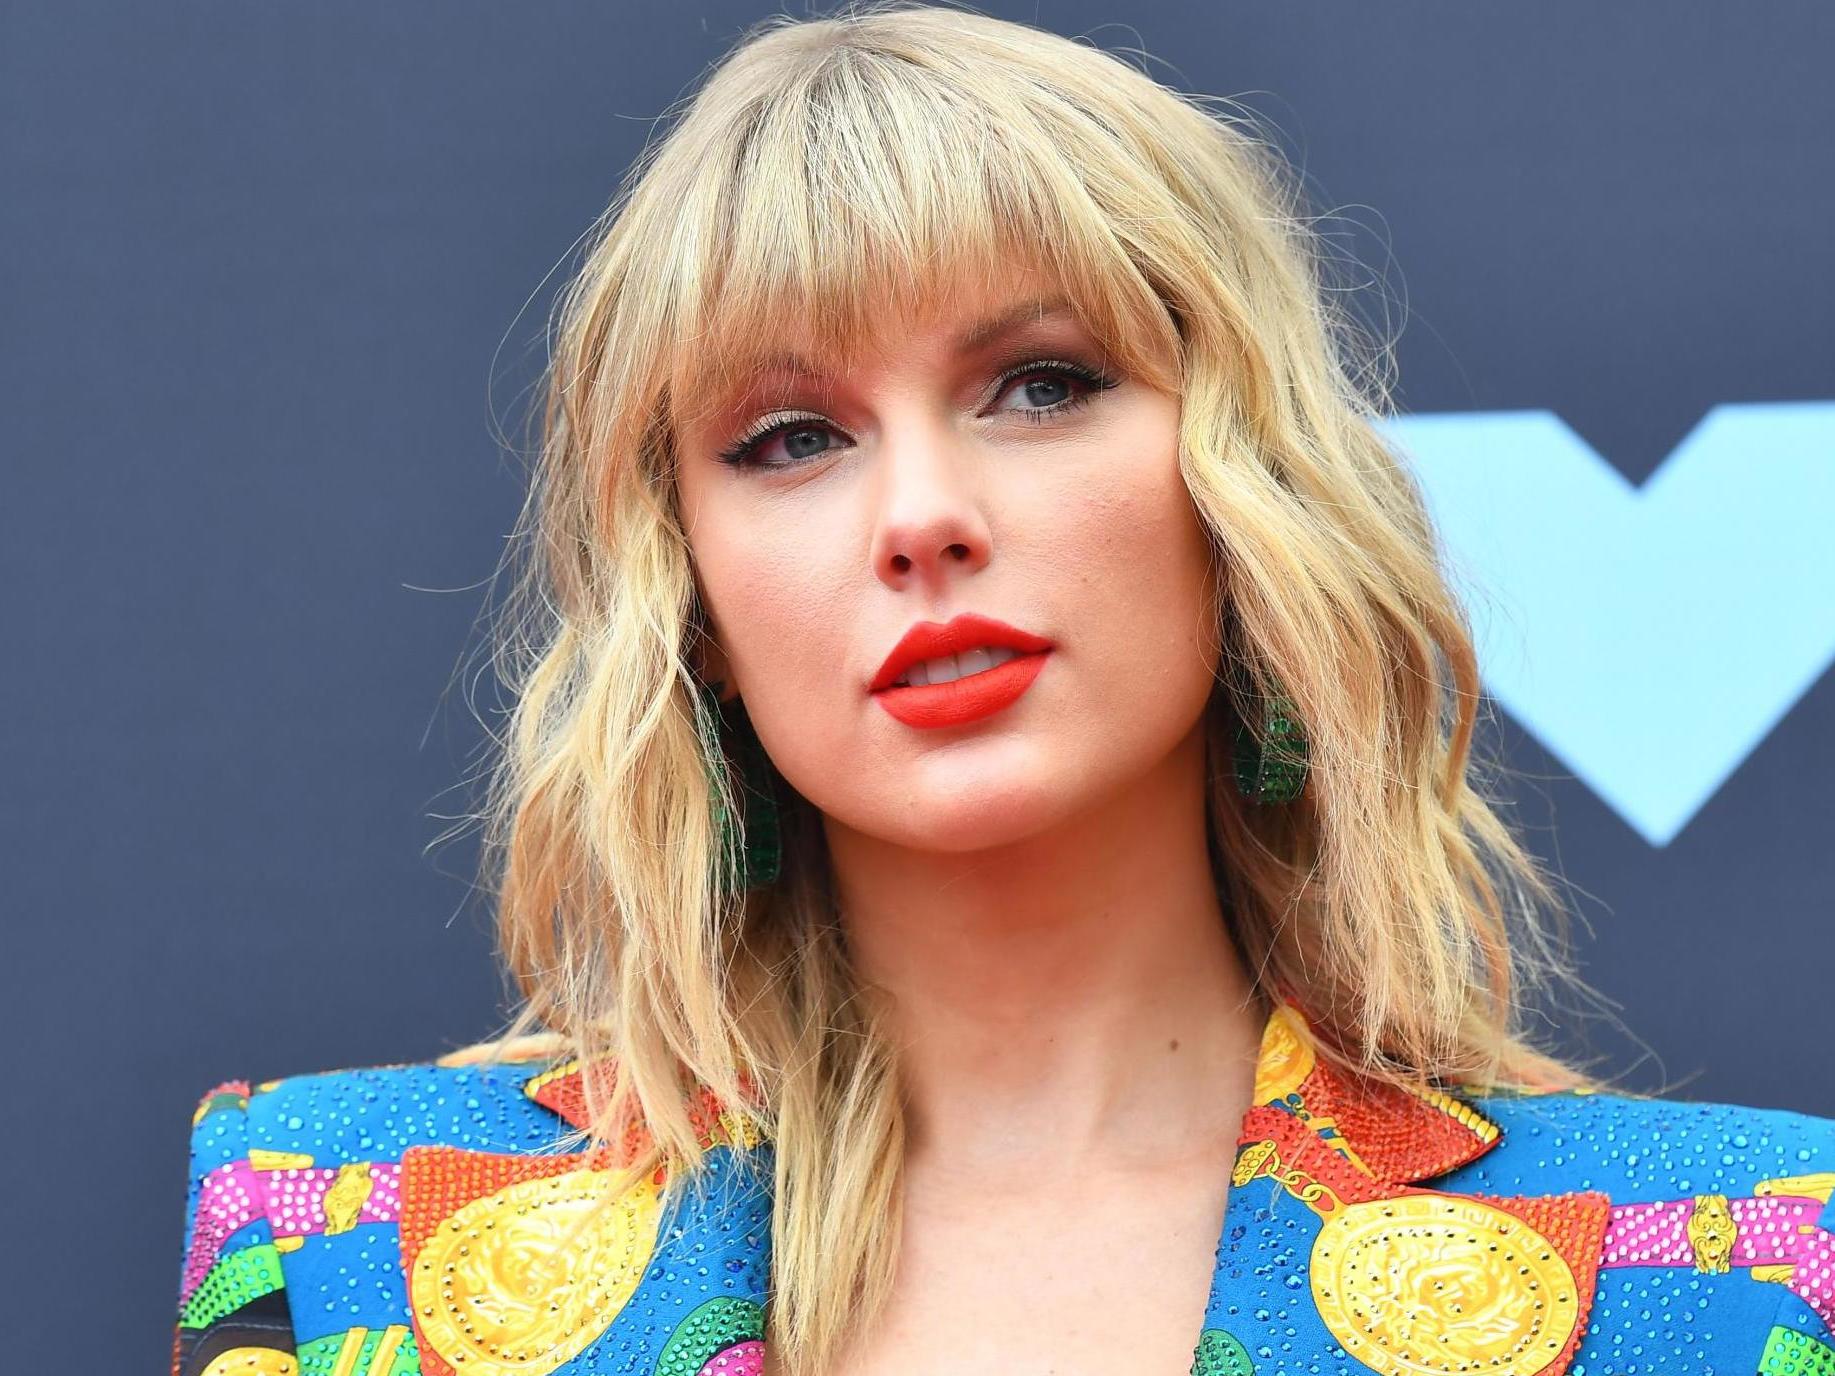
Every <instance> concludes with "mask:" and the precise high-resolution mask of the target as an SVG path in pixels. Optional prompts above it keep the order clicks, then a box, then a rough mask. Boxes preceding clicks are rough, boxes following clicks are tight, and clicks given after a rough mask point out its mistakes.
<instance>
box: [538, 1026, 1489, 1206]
mask: <svg viewBox="0 0 1835 1376" xmlns="http://www.w3.org/2000/svg"><path fill="white" fill-rule="evenodd" d="M1314 1027H1315V1023H1314V1020H1313V1019H1312V1018H1310V1017H1308V1015H1307V1013H1306V1012H1305V1010H1304V1007H1303V1005H1302V1004H1301V1002H1300V1000H1299V999H1298V997H1296V996H1295V995H1293V994H1292V993H1290V992H1289V993H1281V994H1278V995H1276V996H1275V998H1274V1000H1273V1004H1272V1012H1271V1013H1270V1014H1269V1016H1268V1020H1267V1022H1266V1023H1265V1024H1263V1028H1262V1040H1261V1048H1260V1051H1259V1053H1258V1056H1257V1059H1256V1067H1255V1100H1254V1104H1253V1105H1252V1106H1251V1107H1252V1109H1253V1108H1254V1107H1260V1106H1267V1107H1272V1108H1278V1109H1281V1110H1284V1111H1285V1112H1287V1113H1290V1114H1292V1115H1293V1116H1294V1117H1296V1118H1298V1119H1300V1121H1301V1122H1302V1123H1303V1124H1305V1126H1306V1127H1307V1128H1308V1129H1309V1130H1310V1131H1311V1132H1312V1133H1313V1134H1315V1135H1316V1136H1317V1137H1318V1138H1319V1139H1320V1140H1321V1141H1322V1142H1323V1144H1324V1145H1326V1146H1327V1147H1329V1148H1331V1149H1332V1150H1333V1151H1335V1152H1337V1153H1338V1154H1339V1155H1340V1156H1342V1157H1343V1158H1344V1159H1345V1161H1346V1162H1348V1163H1349V1164H1350V1165H1351V1166H1353V1167H1354V1168H1355V1169H1357V1170H1358V1171H1360V1172H1361V1173H1363V1174H1364V1175H1367V1176H1369V1177H1370V1178H1371V1179H1373V1180H1375V1181H1378V1182H1380V1183H1383V1184H1387V1185H1406V1184H1413V1183H1416V1182H1418V1181H1422V1180H1427V1179H1430V1178H1432V1177H1434V1176H1438V1175H1443V1174H1445V1173H1446V1172H1447V1171H1451V1170H1454V1169H1456V1168H1457V1167H1460V1166H1463V1165H1465V1164H1466V1163H1467V1162H1469V1161H1473V1160H1475V1159H1477V1158H1478V1157H1480V1156H1482V1155H1484V1154H1485V1153H1486V1152H1487V1151H1490V1150H1491V1148H1493V1147H1494V1146H1496V1145H1497V1144H1498V1142H1499V1141H1500V1140H1501V1138H1502V1136H1503V1131H1502V1129H1501V1128H1500V1127H1499V1126H1498V1125H1497V1124H1496V1123H1494V1122H1492V1121H1491V1120H1490V1119H1488V1118H1486V1117H1485V1116H1484V1115H1483V1114H1482V1113H1480V1112H1478V1110H1477V1109H1475V1108H1473V1107H1472V1106H1471V1105H1470V1104H1468V1103H1466V1102H1465V1101H1464V1100H1462V1099H1460V1098H1458V1097H1456V1096H1454V1095H1452V1094H1449V1093H1446V1092H1444V1091H1440V1090H1423V1091H1418V1092H1417V1091H1412V1090H1408V1089H1401V1088H1397V1087H1396V1086H1394V1085H1391V1084H1389V1083H1388V1082H1387V1081H1384V1080H1380V1079H1378V1078H1376V1077H1374V1076H1367V1075H1358V1074H1356V1073H1354V1072H1350V1071H1347V1070H1345V1069H1343V1068H1342V1067H1339V1066H1335V1065H1333V1064H1332V1063H1331V1062H1330V1061H1329V1060H1328V1059H1327V1057H1326V1056H1325V1055H1323V1054H1321V1052H1320V1045H1321V1043H1320V1038H1319V1035H1318V1033H1317V1032H1316V1031H1315V1030H1314ZM593 1067H594V1068H595V1069H596V1070H598V1071H600V1072H604V1071H609V1068H610V1067H609V1063H607V1062H603V1061H599V1062H594V1063H593ZM588 1073H589V1069H588V1067H586V1066H583V1065H582V1063H581V1062H580V1061H578V1060H572V1061H568V1062H565V1063H564V1064H561V1065H557V1066H554V1067H552V1068H551V1069H547V1070H544V1071H542V1072H541V1073H540V1074H537V1075H534V1076H532V1077H530V1078H529V1079H528V1080H527V1081H525V1082H524V1085H523V1092H524V1093H525V1094H526V1095H528V1097H529V1098H531V1099H533V1100H534V1101H535V1102H536V1103H538V1104H541V1105H543V1106H544V1107H546V1108H549V1109H551V1110H553V1111H554V1112H555V1113H557V1114H559V1115H560V1117H561V1118H563V1119H565V1120H566V1121H567V1123H569V1124H570V1125H571V1126H573V1127H575V1128H580V1129H584V1128H585V1127H586V1126H587V1115H586V1094H585V1079H586V1075H587V1074H588ZM694 1108H695V1111H694V1116H695V1121H696V1126H697V1127H698V1128H701V1129H703V1130H704V1132H705V1133H707V1134H709V1135H710V1136H711V1135H712V1134H713V1133H714V1132H715V1131H716V1130H717V1127H719V1126H727V1125H729V1124H730V1120H728V1121H727V1122H722V1115H721V1113H720V1107H719V1105H718V1104H717V1103H715V1102H714V1101H713V1100H712V1099H711V1098H704V1099H703V1100H701V1101H698V1102H697V1104H696V1105H695V1106H694ZM1257 1135H1259V1134H1258V1132H1257V1131H1256V1130H1254V1129H1252V1128H1251V1127H1250V1126H1249V1125H1248V1123H1247V1122H1246V1121H1245V1124H1244V1128H1243V1132H1242V1135H1241V1137H1240V1139H1239V1141H1238V1145H1239V1146H1240V1145H1242V1144H1244V1143H1246V1142H1248V1141H1250V1140H1253V1139H1254V1138H1255V1137H1256V1136H1257Z"/></svg>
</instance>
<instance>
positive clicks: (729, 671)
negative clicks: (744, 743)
mask: <svg viewBox="0 0 1835 1376" xmlns="http://www.w3.org/2000/svg"><path fill="white" fill-rule="evenodd" d="M688 640H689V645H688V663H689V665H690V667H692V668H693V669H694V671H695V673H696V674H697V675H698V676H699V677H700V679H701V681H702V682H704V683H706V684H708V685H709V686H710V687H712V688H713V689H714V691H715V693H716V695H717V696H718V697H719V699H720V701H721V702H731V701H732V700H733V699H734V698H736V697H738V696H739V685H738V684H736V683H735V682H734V681H733V666H732V662H731V661H730V660H729V659H727V657H726V647H725V646H723V645H721V643H720V637H719V635H718V633H716V632H715V631H714V630H713V628H712V627H711V625H710V624H709V622H708V618H707V614H706V612H705V611H703V610H701V605H700V600H699V598H697V599H696V608H695V615H694V616H693V617H692V618H690V620H689V624H688Z"/></svg>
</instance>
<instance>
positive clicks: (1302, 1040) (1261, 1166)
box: [1194, 998, 1610, 1376]
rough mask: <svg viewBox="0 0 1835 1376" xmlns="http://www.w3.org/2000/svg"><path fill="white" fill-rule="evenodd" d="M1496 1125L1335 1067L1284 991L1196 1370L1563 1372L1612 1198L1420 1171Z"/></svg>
mask: <svg viewBox="0 0 1835 1376" xmlns="http://www.w3.org/2000/svg"><path fill="white" fill-rule="evenodd" d="M1501 1137H1502V1130H1501V1129H1500V1128H1499V1126H1498V1125H1497V1124H1495V1123H1493V1122H1491V1121H1490V1120H1488V1119H1487V1118H1485V1117H1484V1116H1483V1115H1482V1114H1480V1113H1479V1112H1478V1111H1477V1110H1475V1109H1474V1108H1473V1107H1472V1106H1471V1105H1469V1104H1467V1103H1465V1102H1464V1101H1462V1100H1460V1099H1459V1098H1457V1097H1456V1096H1453V1095H1450V1094H1444V1093H1439V1092H1431V1091H1430V1092H1427V1093H1422V1094H1415V1093H1411V1092H1409V1091H1407V1090H1403V1089H1398V1088H1395V1087H1393V1086H1391V1085H1388V1084H1387V1083H1385V1082H1381V1081H1378V1080H1375V1079H1372V1078H1369V1077H1359V1076H1354V1075H1349V1074H1346V1073H1345V1072H1343V1071H1342V1070H1340V1069H1338V1068H1337V1067H1335V1066H1333V1065H1332V1064H1331V1063H1330V1062H1329V1061H1327V1060H1326V1059H1325V1058H1324V1057H1323V1056H1322V1055H1320V1054H1319V1052H1318V1041H1317V1039H1316V1036H1315V1034H1314V1033H1313V1031H1312V1028H1311V1024H1310V1023H1309V1021H1308V1019H1307V1018H1306V1016H1305V1014H1304V1012H1303V1011H1302V1009H1301V1007H1300V1005H1299V1004H1298V1002H1297V1001H1296V1000H1294V999H1292V998H1284V999H1282V1000H1280V1001H1278V1002H1277V1004H1276V1006H1275V1009H1274V1011H1273V1013H1272V1015H1271V1016H1270V1018H1269V1020H1268V1022H1267V1025H1266V1027H1265V1029H1264V1032H1263V1038H1262V1047H1261V1054H1260V1057H1259V1060H1258V1063H1257V1075H1256V1088H1255V1102H1254V1104H1253V1105H1252V1106H1251V1107H1250V1109H1249V1110H1248V1112H1247V1113H1246V1114H1245V1115H1244V1117H1243V1123H1242V1131H1241V1133H1240V1134H1239V1136H1238V1140H1237V1154H1236V1163H1235V1168H1234V1171H1233V1173H1232V1176H1231V1189H1230V1199H1229V1205H1228V1210H1227V1213H1226V1216H1225V1219H1224V1226H1223V1232H1222V1235H1221V1237H1220V1238H1219V1239H1218V1247H1217V1265H1216V1269H1215V1272H1214V1274H1213V1277H1212V1286H1211V1297H1210V1303H1209V1305H1208V1306H1207V1310H1206V1315H1205V1324H1204V1331H1203V1334H1202V1337H1201V1339H1200V1342H1199V1349H1198V1360H1197V1363H1196V1365H1195V1366H1194V1371H1196V1372H1198V1373H1200V1376H1236V1374H1237V1373H1247V1372H1250V1371H1252V1370H1254V1369H1256V1367H1257V1362H1256V1358H1257V1357H1261V1358H1262V1359H1263V1360H1262V1362H1261V1363H1260V1367H1261V1369H1263V1370H1266V1369H1269V1368H1268V1362H1269V1361H1270V1360H1272V1362H1273V1367H1274V1369H1279V1370H1286V1369H1299V1370H1312V1369H1339V1370H1342V1369H1344V1363H1345V1361H1346V1359H1347V1358H1348V1359H1350V1360H1351V1361H1353V1362H1356V1363H1360V1364H1361V1366H1360V1367H1358V1368H1354V1369H1368V1370H1371V1371H1376V1372H1381V1373H1384V1374H1385V1376H1403V1373H1416V1372H1420V1371H1442V1370H1444V1371H1513V1372H1518V1373H1524V1372H1535V1373H1538V1376H1562V1373H1564V1372H1566V1371H1567V1369H1568V1367H1569V1365H1570V1364H1571V1362H1572V1360H1573V1356H1574V1353H1575V1351H1576V1349H1577V1348H1578V1347H1579V1344H1580V1341H1581V1338H1582V1336H1583V1335H1584V1333H1585V1331H1586V1321H1587V1314H1588V1310H1589V1308H1590V1306H1591V1304H1592V1298H1593V1290H1594V1282H1595V1276H1596V1267H1597V1264H1598V1258H1599V1255H1600V1242H1601V1239H1602V1237H1603V1235H1604V1231H1605V1227H1606V1223H1607V1219H1608V1214H1609V1211H1610V1201H1609V1200H1608V1198H1607V1197H1606V1196H1605V1195H1604V1194H1601V1193H1598V1192H1596V1191H1586V1192H1579V1193H1573V1194H1565V1195H1550V1196H1539V1197H1502V1196H1486V1195H1478V1194H1462V1193H1458V1192H1454V1191H1448V1190H1436V1189H1433V1188H1431V1187H1429V1186H1426V1185H1424V1184H1421V1183H1419V1182H1422V1181H1426V1180H1429V1179H1432V1178H1434V1177H1437V1176H1440V1175H1442V1174H1444V1173H1446V1172H1447V1171H1450V1170H1453V1169H1454V1168H1456V1167H1458V1166H1462V1165H1464V1164H1466V1163H1467V1162H1469V1161H1472V1160H1475V1159H1476V1158H1478V1157H1479V1156H1482V1155H1483V1154H1484V1153H1485V1152H1487V1151H1490V1150H1491V1149H1492V1148H1493V1147H1495V1146H1496V1145H1497V1144H1498V1142H1499V1141H1500V1140H1501Z"/></svg>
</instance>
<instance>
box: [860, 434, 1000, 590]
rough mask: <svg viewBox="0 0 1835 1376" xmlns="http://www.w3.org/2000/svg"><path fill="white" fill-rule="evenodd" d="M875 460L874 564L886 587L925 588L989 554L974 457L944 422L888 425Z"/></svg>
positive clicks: (967, 569) (974, 566)
mask: <svg viewBox="0 0 1835 1376" xmlns="http://www.w3.org/2000/svg"><path fill="white" fill-rule="evenodd" d="M881 459H882V461H881V463H880V464H879V465H878V479H879V489H878V494H877V496H878V507H877V512H876V522H875V526H874V532H873V568H874V572H875V573H876V574H877V576H878V577H879V579H880V581H881V582H883V583H885V584H886V585H887V586H888V587H893V588H904V587H908V586H910V585H911V584H913V583H918V584H922V585H926V586H927V588H928V589H940V588H942V587H944V586H946V585H947V583H948V581H949V579H950V578H951V576H952V575H961V574H967V573H973V572H975V571H976V570H977V569H979V568H981V567H982V566H983V565H985V564H986V563H987V561H988V555H989V544H990V538H989V532H988V522H987V517H986V514H985V512H984V511H983V509H982V490H981V477H982V475H981V471H980V459H979V458H978V456H977V455H976V454H975V453H974V452H973V449H972V446H970V445H967V444H965V443H963V442H962V440H961V438H960V437H959V436H956V435H953V434H951V433H950V432H949V431H948V429H947V428H946V427H943V426H940V425H934V424H918V423H915V422H914V423H913V424H911V425H908V426H906V427H904V428H903V429H902V430H901V431H900V432H899V433H897V434H894V433H892V431H891V430H890V429H889V430H888V431H887V439H886V444H885V448H884V451H883V453H882V456H881Z"/></svg>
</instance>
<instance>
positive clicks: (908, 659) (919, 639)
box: [869, 612, 1051, 693]
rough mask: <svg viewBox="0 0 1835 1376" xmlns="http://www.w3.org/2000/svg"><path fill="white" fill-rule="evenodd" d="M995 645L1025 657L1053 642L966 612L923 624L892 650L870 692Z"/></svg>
mask: <svg viewBox="0 0 1835 1376" xmlns="http://www.w3.org/2000/svg"><path fill="white" fill-rule="evenodd" d="M993 645H1004V646H1009V647H1011V648H1012V649H1015V650H1018V651H1020V652H1021V653H1022V654H1030V653H1033V652H1035V651H1038V650H1049V649H1050V648H1051V642H1050V641H1049V640H1046V639H1045V638H1044V637H1043V636H1036V635H1033V634H1032V632H1030V631H1022V630H1021V629H1020V628H1019V627H1017V626H1009V625H1008V624H1007V623H1006V622H1004V621H996V620H995V619H994V618H993V617H991V616H982V615H980V614H979V613H977V612H963V613H962V614H961V615H960V616H954V617H951V618H950V619H949V620H948V621H920V622H918V623H917V624H916V625H915V626H913V627H912V628H911V629H910V630H908V631H906V632H905V634H904V635H903V636H902V637H900V639H899V642H898V644H896V645H894V646H893V647H892V653H891V654H889V655H887V656H886V662H885V663H884V664H881V665H880V666H879V672H878V673H876V674H874V675H873V682H872V683H871V685H869V687H870V690H871V691H872V692H875V693H877V692H878V691H879V690H880V689H882V688H890V687H891V686H892V685H893V684H894V683H896V682H897V681H898V678H899V675H901V674H903V673H904V672H905V670H907V669H909V668H910V667H911V666H912V665H913V664H918V663H921V662H922V661H924V660H926V659H942V658H943V657H944V656H945V655H956V654H961V653H962V652H963V651H964V650H977V649H983V648H986V647H988V646H993Z"/></svg>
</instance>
